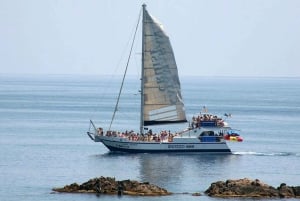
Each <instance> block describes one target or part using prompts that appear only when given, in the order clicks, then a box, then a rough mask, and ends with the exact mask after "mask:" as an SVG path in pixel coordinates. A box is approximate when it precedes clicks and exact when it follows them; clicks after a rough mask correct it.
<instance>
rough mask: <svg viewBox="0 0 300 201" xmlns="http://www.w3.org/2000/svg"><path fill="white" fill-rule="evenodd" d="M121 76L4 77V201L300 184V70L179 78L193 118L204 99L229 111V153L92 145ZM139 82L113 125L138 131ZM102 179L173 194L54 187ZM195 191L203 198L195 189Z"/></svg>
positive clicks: (0, 105)
mask: <svg viewBox="0 0 300 201" xmlns="http://www.w3.org/2000/svg"><path fill="white" fill-rule="evenodd" d="M120 78H121V77H118V76H115V75H112V76H103V75H0V200H1V201H20V200H22V201H41V200H43V201H61V200H63V201H79V200H80V201H82V200H84V201H96V200H97V201H98V200H102V201H107V200H109V201H111V200H118V201H120V200H122V201H126V200H135V201H138V200H151V201H152V200H163V201H176V200H178V201H179V200H195V201H196V200H202V201H222V200H224V201H227V200H228V199H222V198H212V197H209V196H207V195H205V194H204V191H205V190H206V189H208V187H209V186H210V184H211V183H213V182H216V181H226V180H227V179H241V178H249V179H259V180H260V181H262V182H264V183H267V184H269V185H272V186H274V187H278V186H279V185H280V184H281V183H286V184H287V185H290V186H300V129H299V125H300V78H299V77H294V78H287V77H201V76H199V77H197V76H185V77H181V88H182V96H183V100H184V103H185V109H186V113H187V118H188V119H191V118H192V117H193V116H195V115H198V114H199V113H200V112H201V110H202V108H203V107H204V106H205V108H207V109H208V110H209V112H211V113H214V114H218V115H219V116H222V115H224V114H225V113H227V114H229V113H230V114H231V117H230V118H229V117H228V118H226V117H224V118H225V119H226V121H227V122H228V123H229V125H230V126H231V127H232V128H235V129H238V130H239V131H240V134H241V136H242V137H243V139H244V141H243V142H229V143H228V145H229V147H230V148H231V150H232V154H230V155H219V154H184V153H173V154H121V153H118V154H116V153H110V152H109V150H108V149H107V148H106V147H105V146H103V145H102V144H101V143H95V142H93V141H92V140H91V139H90V138H89V137H88V136H87V134H86V132H87V131H88V130H89V123H90V120H93V122H94V123H95V124H96V125H97V126H99V127H103V128H109V126H110V124H111V119H112V116H113V111H114V108H115V105H116V100H117V97H118V92H119V87H120V85H121V82H120ZM139 84H140V80H139V78H138V77H136V76H129V78H128V79H126V80H125V83H124V89H123V93H122V95H121V96H120V102H119V103H118V107H117V113H116V115H115V119H114V121H113V122H112V124H111V127H112V128H113V129H116V130H121V129H122V130H130V129H133V130H137V129H138V128H139V118H140V116H139V103H140V101H139ZM187 126H188V124H179V125H174V126H171V125H165V126H164V127H162V128H154V129H157V130H159V129H166V130H171V131H176V130H180V129H185V128H186V127H187ZM101 176H104V177H114V178H116V180H125V179H131V180H138V181H141V182H150V183H153V184H155V185H158V186H161V187H163V188H166V189H167V190H169V191H171V192H173V193H174V194H173V195H170V196H163V197H133V196H126V195H124V196H122V197H117V196H111V195H95V194H68V193H55V192H53V191H52V188H54V187H63V186H64V185H67V184H71V183H74V182H76V183H79V184H80V183H83V182H86V181H88V180H89V179H91V178H95V177H101ZM195 192H200V193H201V194H202V196H200V197H198V196H192V193H195ZM230 200H231V199H230ZM233 200H243V201H244V200H256V199H245V198H244V199H239V198H234V199H233ZM260 200H263V201H265V200H272V199H260ZM276 200H277V199H276ZM288 200H294V199H288ZM295 200H296V199H295Z"/></svg>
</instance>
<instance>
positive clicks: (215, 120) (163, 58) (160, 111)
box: [87, 4, 242, 153]
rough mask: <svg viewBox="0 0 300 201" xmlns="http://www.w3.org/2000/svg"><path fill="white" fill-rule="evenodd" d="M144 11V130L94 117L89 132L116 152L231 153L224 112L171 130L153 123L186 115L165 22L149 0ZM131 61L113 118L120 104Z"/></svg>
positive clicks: (179, 120)
mask: <svg viewBox="0 0 300 201" xmlns="http://www.w3.org/2000/svg"><path fill="white" fill-rule="evenodd" d="M142 16H143V19H142V64H141V89H140V94H141V106H140V107H141V109H140V113H141V114H140V125H139V132H135V131H127V130H126V129H125V130H124V131H116V130H113V129H111V124H110V126H109V129H107V130H105V129H104V128H102V127H97V126H96V125H95V124H94V122H93V121H92V120H90V127H89V131H88V132H87V134H88V136H89V137H90V138H91V139H92V140H93V141H95V142H102V143H103V144H104V145H105V146H106V147H107V148H108V149H109V150H110V151H112V152H129V153H159V152H160V153H164V152H197V153H200V152H202V153H231V150H230V148H229V147H228V145H227V143H226V139H227V140H228V139H233V138H230V137H228V135H232V134H234V133H235V132H234V130H233V129H231V128H230V127H229V126H228V124H227V123H226V122H225V121H224V120H223V119H222V118H220V117H218V116H216V115H212V114H209V113H207V111H203V112H201V113H200V114H199V115H197V116H194V117H193V119H192V120H191V122H190V123H189V126H188V127H187V128H185V129H183V130H181V131H178V132H171V131H170V130H169V129H167V128H166V129H163V130H162V131H161V132H159V133H155V132H153V131H152V129H149V127H151V126H155V125H162V124H165V125H168V124H175V123H176V124H179V123H184V122H187V119H186V114H185V108H184V102H183V98H182V96H181V87H180V81H179V76H178V70H177V65H176V61H175V57H174V53H173V49H172V46H171V43H170V40H169V37H168V35H167V34H166V32H165V31H164V29H163V28H162V26H161V24H160V23H159V22H158V21H157V20H156V19H155V18H154V17H153V16H152V15H150V14H149V12H148V11H147V9H146V5H145V4H144V5H143V6H142ZM135 33H136V32H135ZM132 45H133V44H132ZM127 67H128V66H126V70H125V74H124V76H123V80H122V84H121V89H120V91H119V95H118V100H117V104H116V107H115V110H114V113H113V118H112V119H114V116H115V113H116V111H117V108H118V102H119V98H120V94H121V92H122V87H123V83H124V78H125V76H126V71H127ZM204 109H206V108H204ZM112 121H113V120H112ZM224 136H227V137H224ZM234 136H235V138H234V139H235V141H242V138H241V137H239V136H238V135H234Z"/></svg>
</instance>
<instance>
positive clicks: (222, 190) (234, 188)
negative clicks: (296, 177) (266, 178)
mask: <svg viewBox="0 0 300 201" xmlns="http://www.w3.org/2000/svg"><path fill="white" fill-rule="evenodd" d="M205 193H206V194H207V195H208V196H214V197H258V198H260V197H261V198H300V186H296V187H290V186H287V185H286V184H281V185H280V186H279V187H278V188H274V187H273V186H269V185H268V184H265V183H263V182H261V181H260V180H258V179H255V180H250V179H247V178H244V179H238V180H227V181H225V182H224V181H218V182H214V183H212V184H211V185H210V187H209V188H208V189H207V190H206V191H205Z"/></svg>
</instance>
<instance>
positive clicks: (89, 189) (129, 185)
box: [52, 177, 171, 196]
mask: <svg viewBox="0 0 300 201" xmlns="http://www.w3.org/2000/svg"><path fill="white" fill-rule="evenodd" d="M52 190H53V191H56V192H64V193H98V194H113V195H122V194H124V195H138V196H162V195H170V194H171V193H170V192H168V191H167V190H166V189H163V188H160V187H158V186H155V185H153V184H149V183H148V182H144V183H141V182H138V181H133V180H123V181H116V180H115V178H111V177H99V178H94V179H90V180H89V181H87V182H85V183H83V184H81V185H79V184H77V183H73V184H70V185H66V186H64V187H62V188H53V189H52Z"/></svg>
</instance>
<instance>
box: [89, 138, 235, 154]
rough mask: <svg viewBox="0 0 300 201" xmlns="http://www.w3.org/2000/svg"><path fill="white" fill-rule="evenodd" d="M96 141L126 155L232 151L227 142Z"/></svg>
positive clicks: (225, 152) (117, 139) (228, 152)
mask: <svg viewBox="0 0 300 201" xmlns="http://www.w3.org/2000/svg"><path fill="white" fill-rule="evenodd" d="M95 141H98V142H99V141H100V142H102V143H103V144H104V145H105V146H106V147H107V148H108V149H109V150H110V151H112V152H126V153H170V152H190V153H191V152H195V153H223V154H230V153H231V150H230V149H229V147H228V146H227V144H226V142H197V143H193V142H187V143H185V142H183V143H175V142H161V143H158V142H141V141H138V142H134V141H128V140H124V139H122V138H112V137H98V138H96V139H95Z"/></svg>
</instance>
